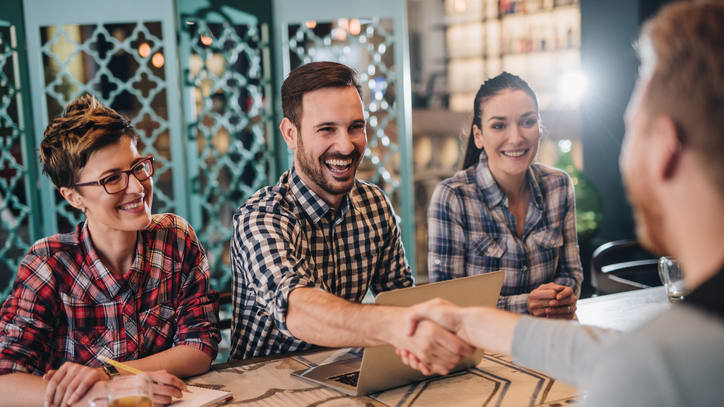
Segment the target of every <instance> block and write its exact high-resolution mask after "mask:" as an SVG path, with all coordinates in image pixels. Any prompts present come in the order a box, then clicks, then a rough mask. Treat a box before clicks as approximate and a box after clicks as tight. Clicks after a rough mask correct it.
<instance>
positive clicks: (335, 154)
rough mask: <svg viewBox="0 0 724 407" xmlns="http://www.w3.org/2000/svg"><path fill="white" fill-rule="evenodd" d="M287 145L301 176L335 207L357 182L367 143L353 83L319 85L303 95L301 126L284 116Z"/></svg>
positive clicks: (363, 121)
mask: <svg viewBox="0 0 724 407" xmlns="http://www.w3.org/2000/svg"><path fill="white" fill-rule="evenodd" d="M281 130H282V134H283V135H284V139H285V141H286V142H287V146H288V147H289V148H290V149H292V150H294V166H295V169H296V170H297V172H298V174H299V176H300V178H302V180H303V181H304V183H305V184H306V185H307V186H308V187H310V188H311V189H312V190H313V191H314V192H315V193H316V194H317V195H319V196H320V197H321V198H322V199H323V200H324V201H325V202H327V203H328V204H329V205H331V206H333V207H335V206H337V204H338V203H339V202H340V201H341V199H342V197H343V196H344V194H346V193H347V192H349V190H350V189H351V188H352V186H353V185H354V180H355V174H356V173H357V167H358V166H359V163H360V161H361V160H362V157H363V154H364V151H365V147H366V146H367V133H366V129H365V119H364V113H363V111H362V101H361V99H360V97H359V94H358V93H357V90H356V89H355V88H354V86H348V87H342V88H340V87H333V88H322V89H317V90H314V91H311V92H308V93H305V94H304V96H303V98H302V115H301V123H300V126H299V129H297V128H296V127H295V126H294V124H292V123H291V121H289V119H286V118H285V119H284V121H283V122H282V125H281Z"/></svg>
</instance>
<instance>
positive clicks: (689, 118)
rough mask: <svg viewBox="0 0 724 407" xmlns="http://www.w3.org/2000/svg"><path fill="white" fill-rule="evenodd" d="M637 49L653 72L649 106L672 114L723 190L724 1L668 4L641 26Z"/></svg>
mask: <svg viewBox="0 0 724 407" xmlns="http://www.w3.org/2000/svg"><path fill="white" fill-rule="evenodd" d="M638 51H639V56H640V58H641V65H642V70H643V72H642V73H643V75H644V76H648V75H650V76H648V77H649V78H650V80H649V82H648V86H647V89H646V94H645V99H644V106H645V108H646V109H647V111H648V112H649V114H650V115H651V117H654V116H655V115H658V114H664V115H666V116H669V117H671V118H672V119H673V121H674V123H676V126H677V128H678V130H679V131H680V133H681V142H682V144H683V146H684V147H685V148H692V149H693V151H695V152H696V154H697V155H698V156H699V157H700V159H701V160H700V162H701V163H702V164H703V167H704V168H705V169H706V171H707V172H708V173H709V175H710V178H711V179H712V181H713V182H714V183H715V184H716V185H717V186H718V187H719V190H720V191H721V192H723V193H724V133H723V132H724V1H721V0H720V1H712V0H709V1H702V2H693V3H691V2H680V3H674V4H671V5H668V6H665V7H664V8H662V9H661V11H660V12H659V13H658V14H657V15H656V16H655V17H654V18H652V19H651V20H649V21H647V22H646V23H645V25H644V27H643V28H642V30H641V35H640V38H639V42H638ZM649 69H651V71H650V72H647V70H649Z"/></svg>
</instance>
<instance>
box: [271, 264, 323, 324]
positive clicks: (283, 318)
mask: <svg viewBox="0 0 724 407" xmlns="http://www.w3.org/2000/svg"><path fill="white" fill-rule="evenodd" d="M299 287H314V282H313V281H312V280H310V279H308V278H305V277H300V276H299V275H296V274H294V275H292V276H289V277H286V278H284V279H282V281H280V282H279V284H278V285H277V288H276V291H275V293H274V297H273V299H272V301H270V302H269V304H267V306H268V307H270V308H271V315H272V318H274V324H275V325H276V327H277V329H278V330H279V332H281V333H282V334H283V335H284V336H287V337H290V338H294V335H292V333H291V332H290V331H289V328H287V311H288V310H289V294H291V293H292V291H294V289H295V288H299Z"/></svg>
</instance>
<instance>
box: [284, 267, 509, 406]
mask: <svg viewBox="0 0 724 407" xmlns="http://www.w3.org/2000/svg"><path fill="white" fill-rule="evenodd" d="M503 277H504V273H503V272H502V271H496V272H494V273H486V274H480V275H476V276H470V277H464V278H458V279H455V280H448V281H442V282H439V283H431V284H426V285H421V286H416V287H409V288H402V289H399V290H393V291H386V292H383V293H380V294H379V295H377V298H375V304H378V305H397V306H403V307H407V306H410V305H414V304H418V303H420V302H424V301H427V300H430V299H433V298H436V297H439V298H442V299H445V300H448V301H450V302H452V303H454V304H457V305H459V306H461V307H469V306H487V307H495V306H496V304H497V302H498V296H499V295H500V288H501V287H502V285H503ZM481 357H482V351H481V350H478V351H477V352H476V353H475V354H474V355H473V356H472V357H470V358H467V359H465V360H463V361H462V362H460V363H459V364H458V365H457V366H456V367H455V369H453V371H458V370H463V369H469V368H471V367H473V366H475V365H477V364H478V363H479V362H480V359H481ZM292 376H296V377H300V378H302V379H305V380H308V381H312V382H314V383H317V384H321V385H323V386H327V387H331V388H333V389H335V390H338V391H340V392H342V393H345V394H348V395H352V396H361V395H366V394H370V393H375V392H378V391H380V390H386V389H391V388H393V387H399V386H403V385H406V384H409V383H414V382H417V381H420V380H423V379H426V378H428V377H427V376H425V375H423V374H422V373H420V372H418V371H417V370H414V369H412V368H410V367H408V366H406V365H405V364H404V363H402V361H401V360H400V357H399V356H397V355H396V354H395V348H394V347H392V346H390V345H385V346H375V347H369V348H365V350H364V354H363V356H362V357H361V358H353V359H348V360H342V361H337V362H333V363H329V364H324V365H319V366H315V367H311V368H308V369H304V370H299V371H296V372H293V373H292Z"/></svg>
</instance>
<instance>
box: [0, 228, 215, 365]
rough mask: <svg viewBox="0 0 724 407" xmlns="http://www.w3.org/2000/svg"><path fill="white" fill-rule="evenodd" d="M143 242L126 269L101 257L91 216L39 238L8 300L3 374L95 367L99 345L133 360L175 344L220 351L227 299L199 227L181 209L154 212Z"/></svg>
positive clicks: (1, 335) (2, 331)
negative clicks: (213, 284)
mask: <svg viewBox="0 0 724 407" xmlns="http://www.w3.org/2000/svg"><path fill="white" fill-rule="evenodd" d="M96 238H102V237H96ZM136 242H137V244H136V253H135V257H134V259H133V264H132V265H131V268H130V269H129V270H128V271H127V272H126V273H125V274H124V275H123V278H117V277H116V276H114V275H113V274H112V273H111V272H110V270H108V269H107V268H106V267H105V266H104V265H103V262H102V261H101V259H100V257H98V253H96V251H95V249H94V248H93V244H92V242H91V239H90V235H89V232H88V227H87V226H86V224H85V223H84V224H81V225H79V226H78V228H77V230H76V231H75V232H74V233H67V234H59V235H54V236H51V237H48V238H45V239H42V240H40V241H38V242H37V243H35V244H34V245H33V247H32V248H31V249H30V251H29V253H28V254H27V255H26V256H25V258H24V259H23V261H22V263H21V264H20V267H19V269H18V276H17V279H16V281H15V283H14V286H13V291H12V292H11V293H10V295H9V296H8V298H7V299H6V300H5V302H4V303H3V305H2V310H0V318H1V319H0V374H5V373H11V372H27V373H35V374H42V373H43V372H46V371H48V370H49V369H57V368H58V367H59V366H60V365H62V364H63V363H64V362H66V361H72V362H76V363H81V364H84V365H88V366H93V367H97V366H100V365H101V362H100V361H98V359H97V356H99V355H104V356H107V357H110V358H113V359H116V360H121V361H125V360H134V359H139V358H143V357H146V356H149V355H152V354H155V353H158V352H161V351H163V350H166V349H169V348H171V347H173V346H176V345H187V346H192V347H194V348H196V349H199V350H201V351H203V352H205V353H207V354H208V355H209V356H211V358H212V359H213V358H214V357H215V356H216V352H217V350H218V342H219V339H220V336H219V331H218V328H217V326H216V323H217V321H218V313H219V305H218V302H217V301H216V292H214V291H213V290H211V289H209V265H208V261H207V260H206V254H205V253H204V249H203V248H202V247H201V244H200V243H199V241H198V239H197V238H196V234H195V232H194V231H193V229H192V228H191V226H190V225H189V224H188V223H186V221H185V220H184V219H182V218H180V217H178V216H175V215H171V214H163V215H154V216H153V220H152V222H151V224H150V225H149V227H148V228H147V229H146V230H143V231H140V232H138V238H137V239H136Z"/></svg>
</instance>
